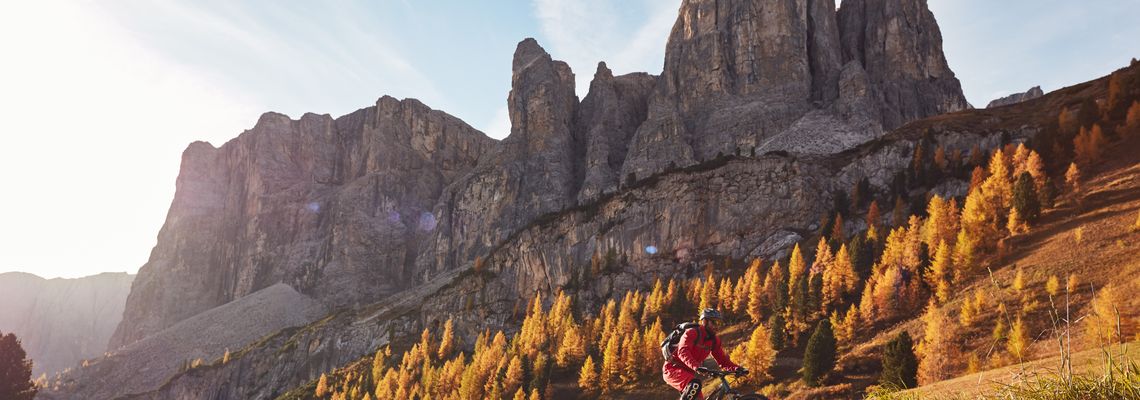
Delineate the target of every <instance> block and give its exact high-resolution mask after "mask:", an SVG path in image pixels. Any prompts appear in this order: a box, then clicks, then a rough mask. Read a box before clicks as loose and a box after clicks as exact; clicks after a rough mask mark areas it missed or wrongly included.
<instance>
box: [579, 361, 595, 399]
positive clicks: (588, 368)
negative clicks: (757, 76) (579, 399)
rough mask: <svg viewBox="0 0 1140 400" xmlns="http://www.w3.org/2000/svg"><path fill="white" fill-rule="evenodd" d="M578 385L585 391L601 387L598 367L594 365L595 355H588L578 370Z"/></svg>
mask: <svg viewBox="0 0 1140 400" xmlns="http://www.w3.org/2000/svg"><path fill="white" fill-rule="evenodd" d="M578 387H579V388H581V389H582V390H585V391H590V390H596V389H599V387H598V367H596V366H594V356H586V361H585V362H583V363H582V368H581V369H580V370H578Z"/></svg>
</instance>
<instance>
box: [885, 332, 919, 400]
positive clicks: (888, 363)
mask: <svg viewBox="0 0 1140 400" xmlns="http://www.w3.org/2000/svg"><path fill="white" fill-rule="evenodd" d="M879 383H881V384H883V385H885V386H893V387H897V388H914V387H918V358H917V357H916V356H915V355H914V341H913V340H912V339H911V338H910V334H908V333H907V332H906V331H905V330H904V331H902V332H899V334H898V335H897V336H895V338H894V339H891V341H890V342H887V344H886V345H885V346H883V373H882V375H879Z"/></svg>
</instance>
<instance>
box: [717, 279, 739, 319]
mask: <svg viewBox="0 0 1140 400" xmlns="http://www.w3.org/2000/svg"><path fill="white" fill-rule="evenodd" d="M716 297H717V299H718V301H719V303H720V305H719V306H718V307H717V308H720V309H721V310H725V311H728V312H732V311H733V308H732V306H733V305H734V304H735V302H734V301H733V299H734V298H733V293H732V280H730V279H729V278H728V277H724V278H721V280H720V290H718V291H717V296H716Z"/></svg>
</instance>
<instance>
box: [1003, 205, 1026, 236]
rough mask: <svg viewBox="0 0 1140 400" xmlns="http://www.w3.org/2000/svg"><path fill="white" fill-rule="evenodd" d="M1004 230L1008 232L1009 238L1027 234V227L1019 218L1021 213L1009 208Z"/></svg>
mask: <svg viewBox="0 0 1140 400" xmlns="http://www.w3.org/2000/svg"><path fill="white" fill-rule="evenodd" d="M1005 229H1006V230H1008V231H1009V235H1010V236H1017V235H1020V234H1022V233H1026V232H1029V225H1027V224H1026V222H1025V220H1023V219H1022V218H1021V212H1020V211H1019V210H1018V209H1016V208H1011V209H1010V210H1009V219H1008V220H1007V222H1006V224H1005Z"/></svg>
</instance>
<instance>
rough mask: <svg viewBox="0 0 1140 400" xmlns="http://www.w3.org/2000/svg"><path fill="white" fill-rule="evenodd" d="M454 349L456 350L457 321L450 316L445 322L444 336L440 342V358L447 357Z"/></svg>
mask: <svg viewBox="0 0 1140 400" xmlns="http://www.w3.org/2000/svg"><path fill="white" fill-rule="evenodd" d="M453 351H455V323H454V322H452V321H451V318H448V319H447V322H446V323H444V324H443V337H442V338H441V339H440V342H439V359H440V360H445V359H447V358H448V357H450V356H451V352H453Z"/></svg>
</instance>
